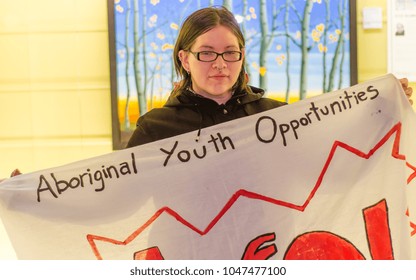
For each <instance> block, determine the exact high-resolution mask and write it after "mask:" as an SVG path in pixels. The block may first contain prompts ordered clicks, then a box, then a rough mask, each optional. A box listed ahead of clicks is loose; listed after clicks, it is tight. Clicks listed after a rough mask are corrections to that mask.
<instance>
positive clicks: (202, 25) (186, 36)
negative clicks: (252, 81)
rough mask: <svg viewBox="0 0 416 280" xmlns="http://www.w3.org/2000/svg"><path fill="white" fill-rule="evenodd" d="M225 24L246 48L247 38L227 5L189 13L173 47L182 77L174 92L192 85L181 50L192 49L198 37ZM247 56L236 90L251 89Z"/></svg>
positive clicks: (177, 69) (242, 46) (180, 76)
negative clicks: (184, 66) (183, 63)
mask: <svg viewBox="0 0 416 280" xmlns="http://www.w3.org/2000/svg"><path fill="white" fill-rule="evenodd" d="M219 25H221V26H225V27H227V28H229V29H230V30H231V32H232V33H233V34H234V35H235V36H236V37H237V40H238V44H239V47H240V50H242V49H244V48H245V39H244V36H243V33H242V32H241V29H240V26H239V24H238V22H237V21H236V19H235V17H234V15H233V14H232V13H231V12H230V11H229V10H228V9H226V8H225V7H208V8H203V9H200V10H197V11H195V12H194V13H192V14H191V15H189V16H188V17H187V18H186V20H185V21H184V22H183V24H182V27H181V29H180V31H179V35H178V38H177V40H176V43H175V48H174V49H173V59H174V62H175V71H176V74H177V75H178V77H179V78H180V79H181V81H180V82H179V84H178V85H177V86H176V87H175V89H174V91H173V94H176V93H178V92H180V91H181V90H183V89H185V88H187V87H188V86H190V85H191V76H190V75H189V74H188V73H187V72H186V70H185V69H184V68H183V67H182V64H181V61H180V59H179V57H178V54H179V51H180V50H190V49H191V47H192V45H193V44H194V43H195V41H196V39H197V38H198V37H199V36H200V35H201V34H204V33H205V32H208V31H209V30H211V29H213V28H214V27H216V26H219ZM244 65H245V58H243V62H242V67H241V71H240V74H239V76H238V79H237V82H236V83H235V85H234V86H233V89H234V90H236V91H241V90H250V89H249V86H248V85H247V78H246V70H245V68H244Z"/></svg>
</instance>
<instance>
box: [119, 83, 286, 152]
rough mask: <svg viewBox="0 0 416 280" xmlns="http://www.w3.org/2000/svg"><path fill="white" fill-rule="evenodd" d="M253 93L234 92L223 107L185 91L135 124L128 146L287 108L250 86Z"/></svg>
mask: <svg viewBox="0 0 416 280" xmlns="http://www.w3.org/2000/svg"><path fill="white" fill-rule="evenodd" d="M251 90H252V92H240V93H234V94H233V96H232V97H231V99H230V100H228V101H227V102H226V103H225V104H221V105H219V104H218V103H217V102H215V101H213V100H211V99H208V98H205V97H202V96H200V95H197V94H195V93H193V92H191V91H189V90H185V91H183V92H181V93H180V94H178V95H176V96H170V97H169V99H168V101H167V102H166V104H165V105H164V106H163V107H162V108H156V109H152V110H151V111H149V112H147V113H146V114H144V115H143V116H141V117H140V118H139V120H138V121H137V127H136V130H135V131H134V133H133V135H132V136H131V138H130V140H129V142H128V144H127V147H133V146H138V145H142V144H146V143H149V142H153V141H157V140H160V139H164V138H168V137H172V136H176V135H179V134H183V133H187V132H191V131H197V132H196V133H195V137H196V140H198V137H199V133H200V130H201V129H202V128H204V127H208V126H212V125H216V124H219V123H223V122H227V121H231V120H235V119H238V118H241V117H245V116H249V115H253V114H256V113H260V112H263V111H266V110H270V109H273V108H277V107H280V106H282V105H286V103H284V102H280V101H277V100H274V99H270V98H264V97H263V95H264V91H263V90H262V89H259V88H255V87H251Z"/></svg>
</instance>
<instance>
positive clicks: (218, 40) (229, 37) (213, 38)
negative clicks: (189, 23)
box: [179, 25, 244, 104]
mask: <svg viewBox="0 0 416 280" xmlns="http://www.w3.org/2000/svg"><path fill="white" fill-rule="evenodd" d="M190 51H191V52H192V53H191V52H189V51H184V50H181V51H180V52H179V57H180V59H181V63H182V67H184V68H185V70H186V71H188V72H189V73H190V75H191V79H192V89H193V90H194V91H195V92H196V93H198V94H200V95H202V96H204V97H206V98H210V99H213V100H214V101H216V102H217V103H218V104H223V103H225V102H227V101H228V100H229V99H230V98H231V95H232V91H231V88H232V87H233V85H234V84H235V83H236V81H237V78H238V76H239V74H240V71H241V67H242V63H243V62H242V61H243V60H242V59H240V60H239V61H235V62H228V61H225V60H224V59H223V57H221V56H218V57H217V59H216V60H214V61H211V62H205V61H200V60H198V59H197V56H196V54H195V53H198V52H217V53H223V52H230V51H239V52H242V56H243V55H244V53H243V50H240V48H239V45H238V40H237V37H236V36H235V35H234V34H233V33H232V32H231V31H230V30H229V29H228V28H227V27H224V26H221V25H219V26H217V27H215V28H213V29H211V30H209V31H208V32H206V33H204V34H202V35H200V36H199V37H198V38H197V39H196V40H195V43H194V44H193V46H192V47H191V49H190ZM203 55H205V54H201V55H200V58H202V57H203ZM228 55H229V56H232V55H233V54H228ZM234 55H235V54H234ZM237 55H238V54H237ZM228 60H229V59H228Z"/></svg>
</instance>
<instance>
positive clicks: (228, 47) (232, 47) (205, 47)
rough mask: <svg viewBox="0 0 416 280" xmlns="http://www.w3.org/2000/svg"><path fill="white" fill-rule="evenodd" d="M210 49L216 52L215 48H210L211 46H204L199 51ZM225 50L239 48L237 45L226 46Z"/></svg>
mask: <svg viewBox="0 0 416 280" xmlns="http://www.w3.org/2000/svg"><path fill="white" fill-rule="evenodd" d="M201 48H202V49H210V50H214V49H215V48H214V47H213V46H209V45H202V46H199V47H198V49H201ZM224 49H239V47H238V46H235V45H230V46H226V47H225V48H224Z"/></svg>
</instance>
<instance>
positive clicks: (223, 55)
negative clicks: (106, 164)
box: [127, 7, 286, 147]
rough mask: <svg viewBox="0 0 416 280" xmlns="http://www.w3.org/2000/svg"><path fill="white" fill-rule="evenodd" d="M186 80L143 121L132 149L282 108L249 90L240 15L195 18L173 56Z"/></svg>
mask: <svg viewBox="0 0 416 280" xmlns="http://www.w3.org/2000/svg"><path fill="white" fill-rule="evenodd" d="M173 56H174V60H175V69H176V73H177V74H178V76H179V77H181V79H182V80H181V81H180V82H179V83H178V85H177V86H176V87H175V89H174V90H173V92H172V93H171V95H170V97H169V99H168V101H167V102H166V104H165V105H164V106H163V107H162V108H158V109H153V110H151V111H149V112H148V113H146V114H145V115H143V116H142V117H140V118H139V120H138V122H137V128H136V130H135V131H134V133H133V135H132V137H131V138H130V140H129V142H128V145H127V146H128V147H132V146H136V145H141V144H145V143H148V142H152V141H156V140H159V139H163V138H167V137H171V136H175V135H178V134H182V133H186V132H190V131H196V132H195V139H196V140H198V138H199V133H200V130H201V129H202V128H204V127H208V126H212V125H215V124H219V123H223V122H226V121H231V120H234V119H237V118H241V117H245V116H248V115H252V114H255V113H259V112H262V111H265V110H269V109H273V108H276V107H279V106H282V105H285V104H286V103H284V102H279V101H276V100H273V99H268V98H263V94H264V91H263V90H262V89H259V88H254V87H252V86H249V85H247V76H246V71H245V68H244V64H245V39H244V36H243V34H242V32H241V30H240V27H239V25H238V23H237V21H236V20H235V17H234V15H233V14H232V13H231V12H229V11H228V10H227V9H225V8H222V7H210V8H204V9H201V10H198V11H196V12H194V13H193V14H191V15H190V16H189V17H188V18H187V19H186V20H185V22H184V23H183V25H182V28H181V30H180V32H179V35H178V38H177V41H176V45H175V48H174V52H173Z"/></svg>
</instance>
